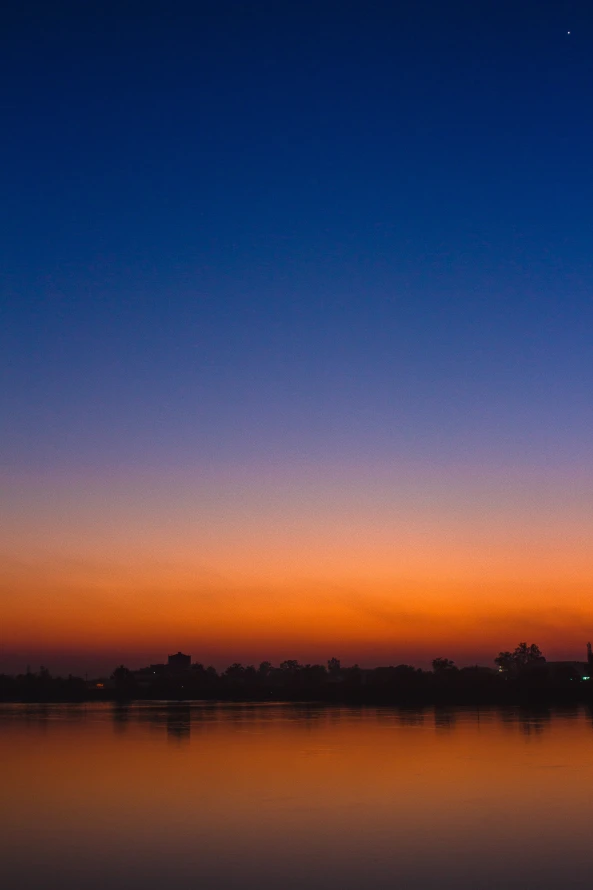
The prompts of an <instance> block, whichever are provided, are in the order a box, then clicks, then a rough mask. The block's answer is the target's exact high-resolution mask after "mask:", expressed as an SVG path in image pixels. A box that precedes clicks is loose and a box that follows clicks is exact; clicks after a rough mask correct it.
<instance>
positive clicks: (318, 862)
mask: <svg viewBox="0 0 593 890" xmlns="http://www.w3.org/2000/svg"><path fill="white" fill-rule="evenodd" d="M9 710H10V709H9ZM1 726H2V731H1V734H0V747H1V754H2V762H3V763H9V764H10V769H9V770H8V771H7V773H6V775H5V777H4V799H5V808H4V810H3V813H4V817H3V820H2V821H3V824H2V826H1V835H2V837H3V841H4V843H5V844H6V851H7V853H6V856H7V858H6V860H5V861H6V862H7V867H8V869H9V872H10V871H11V869H12V873H13V874H14V875H16V874H20V875H21V877H22V875H23V874H25V875H28V878H27V880H28V883H27V882H25V883H24V884H23V883H21V886H25V887H37V886H39V887H41V886H42V883H39V884H36V883H35V881H36V880H39V881H40V880H41V877H40V870H42V871H44V873H46V872H47V871H48V870H49V871H50V872H51V871H52V870H53V872H55V873H59V874H60V875H61V876H62V877H61V878H60V880H62V883H61V884H60V886H62V887H65V888H66V890H69V888H70V885H69V883H68V881H69V880H70V878H69V877H68V876H69V875H70V873H71V871H72V870H74V872H76V873H77V874H78V875H79V877H80V873H84V874H85V875H86V876H87V878H88V879H89V880H90V883H89V884H88V886H92V887H94V886H95V884H94V883H93V881H94V880H95V879H96V880H97V881H98V882H99V883H97V885H96V886H97V887H98V886H101V884H100V881H103V882H104V884H105V882H108V883H109V885H110V886H120V883H118V882H121V886H130V882H132V886H136V883H134V882H135V881H138V882H140V881H142V883H138V884H137V886H144V887H148V888H152V887H155V888H156V887H157V886H161V885H160V884H159V882H160V881H166V880H167V881H168V880H171V879H172V878H173V877H174V878H175V880H179V881H181V883H182V885H183V882H184V881H186V880H187V881H188V882H190V883H191V881H192V880H193V881H202V882H205V884H206V886H212V887H220V888H225V890H226V888H230V887H234V886H235V883H234V882H235V880H238V879H239V876H240V875H242V876H243V878H242V880H243V881H244V884H243V886H248V887H251V886H253V887H256V886H257V887H268V886H269V887H273V886H277V882H278V881H281V882H282V885H283V886H295V887H296V886H299V881H305V882H307V883H308V885H309V886H312V887H317V886H319V887H321V886H323V882H324V880H326V879H331V881H333V882H334V883H330V885H329V886H330V887H333V886H336V887H338V886H339V887H342V886H343V887H357V886H360V887H362V886H365V885H366V884H365V882H366V881H368V880H370V879H372V881H373V882H374V883H373V884H372V885H373V886H376V887H383V886H385V887H387V886H393V882H394V881H395V882H397V881H403V882H404V884H403V886H405V887H407V886H416V884H415V883H414V882H415V881H416V880H420V877H421V878H422V882H421V883H419V884H418V886H422V887H432V886H433V883H432V882H434V886H435V887H436V886H438V881H439V880H440V881H441V885H440V886H443V885H444V886H449V884H448V883H446V882H447V881H448V880H449V879H451V880H453V879H454V880H455V884H451V886H456V887H466V886H467V887H468V888H469V887H479V886H488V887H490V886H493V887H494V886H496V884H495V883H483V880H485V878H484V869H485V868H487V873H488V881H496V880H498V881H500V882H501V883H500V884H499V885H498V886H515V884H514V883H513V881H514V880H515V879H516V880H517V881H518V880H519V878H520V877H521V875H523V877H525V875H526V874H527V873H531V874H533V873H538V872H539V871H540V869H541V868H542V864H543V865H545V874H544V873H542V879H541V880H542V882H543V883H541V884H540V886H543V887H548V886H550V887H552V886H554V885H553V884H546V880H548V879H550V880H551V879H552V878H553V879H554V880H558V879H559V878H558V875H559V874H560V873H563V874H564V875H565V879H566V875H567V874H568V876H569V877H570V876H572V877H571V880H573V879H574V880H576V877H575V876H577V875H578V874H580V873H581V868H583V869H584V868H585V867H588V859H587V857H588V855H589V853H588V851H589V835H590V832H589V827H588V824H589V822H588V812H589V801H590V782H591V780H592V779H593V730H592V728H591V723H590V719H589V717H588V716H587V715H586V714H584V713H574V714H569V715H563V716H555V717H550V715H543V716H539V717H537V716H536V717H527V716H521V715H517V714H515V713H513V712H507V713H506V714H505V713H499V712H493V711H488V712H485V713H481V714H476V713H472V712H468V711H451V712H440V713H439V712H437V713H435V712H432V711H427V712H425V713H422V712H409V713H398V712H392V711H389V710H384V711H360V712H358V711H350V710H324V709H316V708H290V707H282V706H267V707H262V706H242V707H235V706H227V707H215V706H208V707H205V708H204V707H196V706H193V707H190V706H183V705H170V706H166V705H162V706H146V707H132V708H125V707H124V708H122V707H111V706H106V707H87V708H84V709H83V708H72V707H70V708H51V707H50V708H47V709H37V710H34V711H33V712H32V714H30V716H28V717H27V718H26V719H25V718H24V717H23V709H22V708H21V710H20V711H19V709H18V707H17V708H13V709H12V711H11V715H10V716H9V717H6V716H4V717H3V718H2V720H1ZM30 848H33V849H34V850H35V851H36V856H35V858H34V860H33V861H31V859H30V857H28V856H27V850H28V849H30ZM64 874H65V877H64ZM389 881H391V882H392V883H391V884H390V883H389ZM443 881H445V883H444V884H443V883H442V882H443ZM125 882H127V884H126V883H125ZM209 882H210V883H209ZM291 882H293V883H291ZM481 882H482V883H481ZM190 883H188V886H190ZM74 886H77V885H75V884H72V887H74ZM517 886H519V884H517ZM528 886H531V885H530V884H528ZM565 886H573V885H572V884H570V882H569V883H567V884H565ZM574 886H577V885H576V884H575V885H574Z"/></svg>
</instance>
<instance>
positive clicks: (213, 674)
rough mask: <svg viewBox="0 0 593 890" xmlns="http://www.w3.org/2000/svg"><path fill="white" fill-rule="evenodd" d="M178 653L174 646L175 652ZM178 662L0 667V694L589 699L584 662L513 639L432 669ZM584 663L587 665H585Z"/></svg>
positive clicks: (591, 683) (22, 697) (48, 697)
mask: <svg viewBox="0 0 593 890" xmlns="http://www.w3.org/2000/svg"><path fill="white" fill-rule="evenodd" d="M179 655H181V653H179ZM182 658H186V659H187V660H188V664H187V666H184V667H183V668H182V669H179V668H178V667H171V666H170V665H153V666H151V667H150V668H143V669H140V670H137V671H133V670H130V669H129V668H127V667H125V666H124V665H120V666H119V667H117V668H116V669H115V670H114V671H113V673H112V674H111V676H110V677H109V678H107V679H105V680H100V681H91V682H89V681H86V680H83V679H82V678H80V677H73V676H68V677H67V678H62V677H52V676H51V674H50V673H49V671H48V670H47V669H46V668H41V669H40V670H39V671H38V672H29V671H27V673H25V674H20V675H17V676H8V675H0V700H2V701H13V702H16V701H25V702H33V701H36V702H37V701H58V702H59V701H72V702H76V701H110V700H115V701H117V700H134V699H141V700H142V699H145V700H159V699H160V700H163V699H168V700H178V701H183V700H185V701H187V700H195V699H206V700H221V701H224V700H229V701H270V700H271V701H325V702H348V703H352V704H365V703H369V704H377V703H394V704H399V703H403V704H406V703H421V704H430V703H436V704H440V703H450V704H488V703H512V702H522V701H530V700H534V701H538V702H544V701H559V702H560V701H590V700H592V699H593V693H592V691H591V690H592V687H593V680H590V678H589V676H588V674H587V673H586V671H587V669H588V665H587V662H546V659H545V658H544V657H543V655H542V654H541V651H540V650H539V648H538V647H537V646H536V645H535V644H532V645H531V646H528V645H527V643H520V644H519V646H517V647H516V649H515V650H514V651H513V652H501V653H499V655H498V656H497V657H496V658H495V659H494V662H495V664H496V665H497V666H498V667H497V669H494V668H487V667H480V666H478V665H475V666H473V667H462V668H458V667H457V666H456V665H455V663H454V662H453V661H451V660H450V659H448V658H440V657H439V658H435V659H434V661H433V662H432V670H421V669H420V668H415V667H413V666H411V665H408V664H399V665H395V666H388V667H377V668H373V669H363V668H360V667H359V666H358V665H353V666H351V667H344V666H342V664H341V662H340V661H339V659H337V658H331V659H330V660H329V661H328V662H327V663H326V664H325V665H323V664H300V663H299V662H298V661H296V660H287V661H283V662H282V663H281V664H280V665H278V666H276V667H275V666H274V665H272V664H271V663H270V662H269V661H263V662H262V663H261V664H260V665H259V666H257V667H256V666H254V665H247V666H244V665H242V664H239V663H234V664H232V665H230V666H229V667H228V668H226V670H224V671H222V672H219V671H217V670H216V669H215V668H214V667H206V666H204V665H203V664H200V663H194V664H189V656H182ZM589 667H590V665H589Z"/></svg>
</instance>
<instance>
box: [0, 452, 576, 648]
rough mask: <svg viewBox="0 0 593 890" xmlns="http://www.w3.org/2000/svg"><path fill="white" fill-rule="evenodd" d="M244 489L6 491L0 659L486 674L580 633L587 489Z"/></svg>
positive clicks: (352, 485)
mask: <svg viewBox="0 0 593 890" xmlns="http://www.w3.org/2000/svg"><path fill="white" fill-rule="evenodd" d="M444 475H445V474H441V476H444ZM449 475H450V476H451V474H449ZM246 478H247V475H246V474H243V475H242V474H240V473H237V474H235V476H234V477H233V476H231V475H229V474H228V473H227V474H226V476H224V475H223V474H222V473H219V474H218V476H216V474H211V475H210V477H208V479H207V481H206V482H201V481H199V480H198V481H196V478H195V477H191V476H190V475H189V474H186V475H185V476H184V475H183V474H180V475H179V476H177V477H176V478H175V479H173V480H171V479H169V480H162V479H160V480H158V481H155V479H154V478H152V477H150V476H149V475H146V476H144V477H141V478H140V477H136V478H134V477H130V478H127V479H114V480H111V483H110V484H109V485H103V486H102V485H101V484H100V483H98V482H94V483H93V482H92V480H91V481H89V480H88V479H85V480H84V485H83V484H82V482H81V480H80V478H79V479H76V478H75V477H73V476H72V477H69V478H66V479H64V478H61V479H57V480H56V479H53V480H50V481H49V482H48V481H47V480H45V483H44V484H40V481H39V479H36V480H30V481H29V483H27V484H24V483H22V482H21V484H20V485H18V486H17V485H14V486H13V490H12V503H11V502H10V501H11V498H10V497H9V503H8V508H7V511H6V515H7V516H8V518H9V522H6V523H5V534H4V547H3V554H2V555H3V563H4V572H3V577H2V580H1V582H0V583H1V587H0V596H1V598H2V603H3V607H2V619H3V621H2V623H3V630H4V634H3V635H4V639H5V647H6V648H5V651H6V652H7V653H8V656H9V657H10V653H11V652H15V653H20V654H21V657H26V658H28V659H30V660H31V661H33V663H35V661H34V660H35V657H36V655H37V653H40V654H42V655H43V654H45V653H54V654H55V656H56V657H58V656H59V655H60V653H62V654H63V656H64V658H66V657H67V654H68V653H74V652H75V653H78V655H79V656H80V655H81V654H82V653H85V652H86V653H89V654H90V655H92V658H96V657H98V656H100V655H101V654H103V655H104V656H105V657H106V658H107V657H111V656H113V657H115V656H117V657H118V658H121V657H127V658H128V660H129V661H131V662H135V661H137V660H138V659H141V658H143V657H147V658H149V657H150V658H152V659H159V660H160V659H162V657H163V656H164V655H165V654H166V653H167V651H171V650H172V649H175V650H176V649H177V648H181V649H184V650H186V651H189V652H191V654H192V655H193V657H194V658H195V659H197V660H200V661H214V662H215V663H216V664H218V665H222V664H224V663H228V662H230V661H233V660H236V659H239V660H249V661H257V660H258V659H259V660H262V659H264V658H270V659H271V660H275V659H281V658H285V657H286V658H288V657H297V658H300V659H302V660H306V661H313V660H316V661H323V660H325V659H326V658H327V657H329V656H331V655H338V656H339V657H342V658H344V659H345V660H356V661H358V662H360V663H361V664H368V665H372V664H377V663H381V662H383V663H385V662H388V663H397V662H400V661H411V662H413V663H418V664H420V663H426V662H427V661H429V660H430V659H431V658H432V657H434V656H435V655H440V654H444V655H447V656H450V657H453V658H455V659H456V660H457V661H459V662H460V663H463V662H464V661H465V662H467V661H468V660H469V661H475V660H480V661H482V662H483V663H488V662H489V661H490V660H491V659H492V657H493V655H494V654H496V652H497V651H498V650H499V649H501V648H508V647H511V646H513V645H515V644H516V642H518V641H519V639H526V638H529V639H530V640H532V639H533V640H535V641H536V642H538V644H539V645H540V646H541V647H542V649H544V651H546V652H548V653H549V654H551V655H556V657H560V656H562V655H564V656H565V657H569V656H572V657H578V656H579V655H580V654H581V652H582V649H583V647H584V642H585V641H586V639H588V638H589V637H590V636H591V628H593V603H592V601H591V597H590V581H591V570H592V568H593V559H592V556H591V546H590V541H591V538H592V532H593V519H592V518H591V515H590V513H589V512H588V510H587V506H586V505H587V498H586V497H585V492H586V489H587V486H589V487H590V484H589V482H588V480H585V481H586V482H587V485H585V483H584V482H582V483H581V484H576V483H574V482H573V483H572V484H570V485H567V484H566V483H565V481H564V482H563V481H562V480H558V479H554V478H552V479H548V480H544V482H542V480H541V479H539V480H529V479H526V480H525V479H523V481H522V482H521V481H520V480H519V481H518V477H517V478H506V479H503V480H502V481H501V480H500V479H498V480H497V479H492V478H490V479H489V480H488V481H487V482H484V480H481V481H476V478H477V477H475V478H474V479H473V480H472V478H471V477H469V478H468V476H467V474H466V475H465V476H461V474H458V478H455V477H453V478H449V479H446V480H445V481H446V484H445V482H444V481H443V478H441V477H439V478H436V477H434V476H433V477H430V475H429V474H428V473H425V472H423V471H421V468H413V469H412V470H410V469H409V468H408V469H407V470H406V471H402V470H400V471H399V472H397V473H396V472H395V471H393V470H383V471H376V472H375V474H374V475H373V474H371V473H370V472H368V473H367V475H366V476H361V474H359V475H358V477H357V476H356V475H355V474H350V475H349V474H348V473H347V472H346V471H344V470H341V471H340V472H338V471H334V473H333V476H332V474H331V473H328V474H326V475H325V476H324V474H323V473H322V472H321V471H319V472H317V473H316V474H311V473H310V474H309V475H305V474H301V476H300V477H299V476H298V475H295V474H293V476H292V477H290V476H284V477H280V476H278V477H274V476H273V475H270V476H269V477H267V478H265V477H264V478H263V481H262V476H261V475H260V477H259V481H258V483H257V484H256V483H254V482H253V481H246ZM27 485H28V487H27ZM27 491H28V492H29V499H27ZM9 494H10V492H9ZM23 504H24V506H23ZM60 657H61V656H60ZM62 660H64V659H62Z"/></svg>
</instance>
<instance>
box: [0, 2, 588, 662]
mask: <svg viewBox="0 0 593 890" xmlns="http://www.w3.org/2000/svg"><path fill="white" fill-rule="evenodd" d="M0 74H1V76H0V92H1V94H2V96H1V112H0V113H1V115H2V118H1V128H2V140H1V141H0V161H1V172H0V179H1V183H2V192H1V193H2V206H3V211H4V212H3V213H2V214H1V216H0V227H1V232H0V273H1V279H0V287H1V292H0V374H1V380H2V385H1V387H0V424H1V427H2V429H1V435H0V485H1V489H0V555H1V557H2V560H1V562H2V570H1V574H0V670H7V671H12V670H21V669H23V668H24V666H25V665H26V664H31V665H33V666H37V664H39V663H44V664H47V665H48V667H49V668H50V669H53V670H56V671H67V670H75V671H82V670H90V671H98V670H108V669H109V667H111V666H113V665H115V664H117V663H119V662H121V661H123V662H124V663H126V664H128V665H130V666H132V667H133V666H137V665H140V664H143V663H147V662H150V661H152V662H154V661H162V660H163V659H164V657H165V656H166V655H167V654H168V653H169V652H175V651H177V650H178V649H182V650H183V651H187V652H190V653H191V655H192V657H193V658H194V660H197V661H203V662H206V663H213V664H215V665H217V666H219V667H222V666H224V665H225V664H228V663H230V662H232V661H236V660H239V661H243V662H244V663H254V662H255V663H257V662H258V661H261V660H262V659H264V658H265V659H270V660H272V661H277V660H282V659H284V658H299V659H300V660H302V661H324V660H325V659H327V658H329V657H331V656H337V657H341V658H342V659H343V660H344V661H345V662H348V663H352V662H354V661H356V662H358V663H360V664H361V665H365V666H372V665H374V664H380V663H393V664H397V663H400V662H405V661H406V662H411V663H414V664H418V665H426V664H429V663H430V660H431V659H432V658H433V657H435V656H446V657H451V658H454V659H455V660H456V661H457V662H458V663H460V664H465V663H473V662H476V661H478V662H480V663H485V664H487V663H489V662H490V663H491V660H492V658H493V657H494V656H495V655H496V653H497V652H498V651H499V650H500V649H507V648H512V647H513V646H514V645H516V643H517V642H519V640H523V639H527V640H528V642H532V641H534V642H537V643H538V644H539V645H540V646H541V648H542V649H543V650H544V654H547V655H548V656H549V657H581V655H582V653H583V651H584V645H585V642H586V641H587V640H588V639H590V638H591V637H593V599H592V596H591V594H592V593H593V546H592V545H593V513H592V503H593V462H592V457H593V454H592V451H593V447H592V444H591V443H592V441H593V439H592V433H593V402H592V399H591V392H592V391H593V351H592V350H591V341H592V336H591V335H592V330H593V300H592V297H593V259H592V257H593V251H592V236H593V217H592V210H591V208H592V207H593V167H592V164H591V158H592V157H593V113H592V112H593V8H592V7H591V5H590V3H588V2H585V0H582V2H577V0H575V2H564V3H561V2H541V0H539V2H530V0H518V2H517V0H514V2H505V0H496V2H488V0H484V2H477V3H476V2H471V3H469V2H459V0H451V2H446V3H445V2H435V0H402V2H397V3H395V2H389V3H387V2H364V3H363V2H331V0H314V2H309V0H301V2H290V0H284V2H282V3H278V2H249V0H245V2H230V0H215V2H201V0H193V2H181V0H169V2H167V3H165V2H161V0H159V2H154V0H146V2H143V3H137V2H132V0H130V2H126V0H118V2H117V3H116V2H110V0H107V2H101V3H98V2H94V0H87V2H57V0H56V2H51V3H48V2H43V3H35V2H26V0H24V2H23V0H20V2H18V3H17V2H14V0H8V2H6V3H4V4H3V5H2V10H1V11H0Z"/></svg>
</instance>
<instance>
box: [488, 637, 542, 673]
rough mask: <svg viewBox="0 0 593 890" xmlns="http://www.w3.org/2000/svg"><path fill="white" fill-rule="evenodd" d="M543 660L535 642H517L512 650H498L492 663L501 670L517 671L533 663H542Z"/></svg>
mask: <svg viewBox="0 0 593 890" xmlns="http://www.w3.org/2000/svg"><path fill="white" fill-rule="evenodd" d="M545 660H546V659H545V658H544V656H543V655H542V652H541V649H540V648H539V646H537V645H536V644H535V643H531V645H530V646H528V645H527V643H519V645H518V646H517V647H516V649H515V650H514V651H513V652H499V653H498V655H497V656H496V658H495V659H494V663H495V664H497V665H498V666H499V667H500V668H502V670H503V671H510V670H516V671H518V670H521V669H523V668H526V667H528V666H530V665H533V664H537V663H540V664H543V663H544V662H545Z"/></svg>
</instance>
